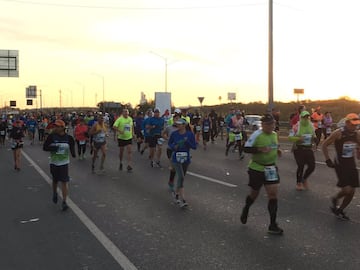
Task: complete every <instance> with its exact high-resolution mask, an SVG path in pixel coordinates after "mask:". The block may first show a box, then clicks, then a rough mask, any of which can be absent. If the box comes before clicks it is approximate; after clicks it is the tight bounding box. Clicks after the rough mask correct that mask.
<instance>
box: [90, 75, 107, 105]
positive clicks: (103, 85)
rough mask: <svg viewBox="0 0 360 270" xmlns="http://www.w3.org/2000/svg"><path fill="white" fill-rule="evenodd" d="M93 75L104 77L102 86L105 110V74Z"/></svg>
mask: <svg viewBox="0 0 360 270" xmlns="http://www.w3.org/2000/svg"><path fill="white" fill-rule="evenodd" d="M92 74H93V75H95V76H98V77H100V78H101V79H102V87H103V100H102V103H103V107H104V111H106V110H105V78H104V75H101V74H98V73H92Z"/></svg>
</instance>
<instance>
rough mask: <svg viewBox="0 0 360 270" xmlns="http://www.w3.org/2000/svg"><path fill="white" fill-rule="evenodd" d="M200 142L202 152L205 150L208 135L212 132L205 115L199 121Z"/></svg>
mask: <svg viewBox="0 0 360 270" xmlns="http://www.w3.org/2000/svg"><path fill="white" fill-rule="evenodd" d="M200 125H201V133H202V141H203V147H204V150H206V149H207V148H206V147H207V143H208V142H209V141H210V135H211V130H212V121H211V119H210V117H209V115H208V114H207V113H205V114H204V118H203V119H202V120H201V121H200Z"/></svg>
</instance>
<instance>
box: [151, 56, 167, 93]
mask: <svg viewBox="0 0 360 270" xmlns="http://www.w3.org/2000/svg"><path fill="white" fill-rule="evenodd" d="M150 53H152V54H154V55H156V56H159V57H160V58H162V59H163V60H164V61H165V92H166V93H167V69H168V59H167V57H165V56H162V55H160V54H158V53H156V52H153V51H150Z"/></svg>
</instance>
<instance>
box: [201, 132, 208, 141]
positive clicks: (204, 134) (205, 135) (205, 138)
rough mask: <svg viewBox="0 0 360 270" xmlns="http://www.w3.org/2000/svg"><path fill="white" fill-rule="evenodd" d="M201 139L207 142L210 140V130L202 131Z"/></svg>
mask: <svg viewBox="0 0 360 270" xmlns="http://www.w3.org/2000/svg"><path fill="white" fill-rule="evenodd" d="M202 137H203V141H205V142H208V141H209V140H210V132H203V134H202Z"/></svg>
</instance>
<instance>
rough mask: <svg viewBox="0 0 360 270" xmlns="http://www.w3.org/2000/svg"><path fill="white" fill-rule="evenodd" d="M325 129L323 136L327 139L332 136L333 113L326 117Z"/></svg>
mask: <svg viewBox="0 0 360 270" xmlns="http://www.w3.org/2000/svg"><path fill="white" fill-rule="evenodd" d="M323 121H324V127H323V134H324V137H325V139H326V138H327V137H329V136H330V134H331V132H332V125H333V119H332V117H331V112H326V113H325V115H324V120H323Z"/></svg>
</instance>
